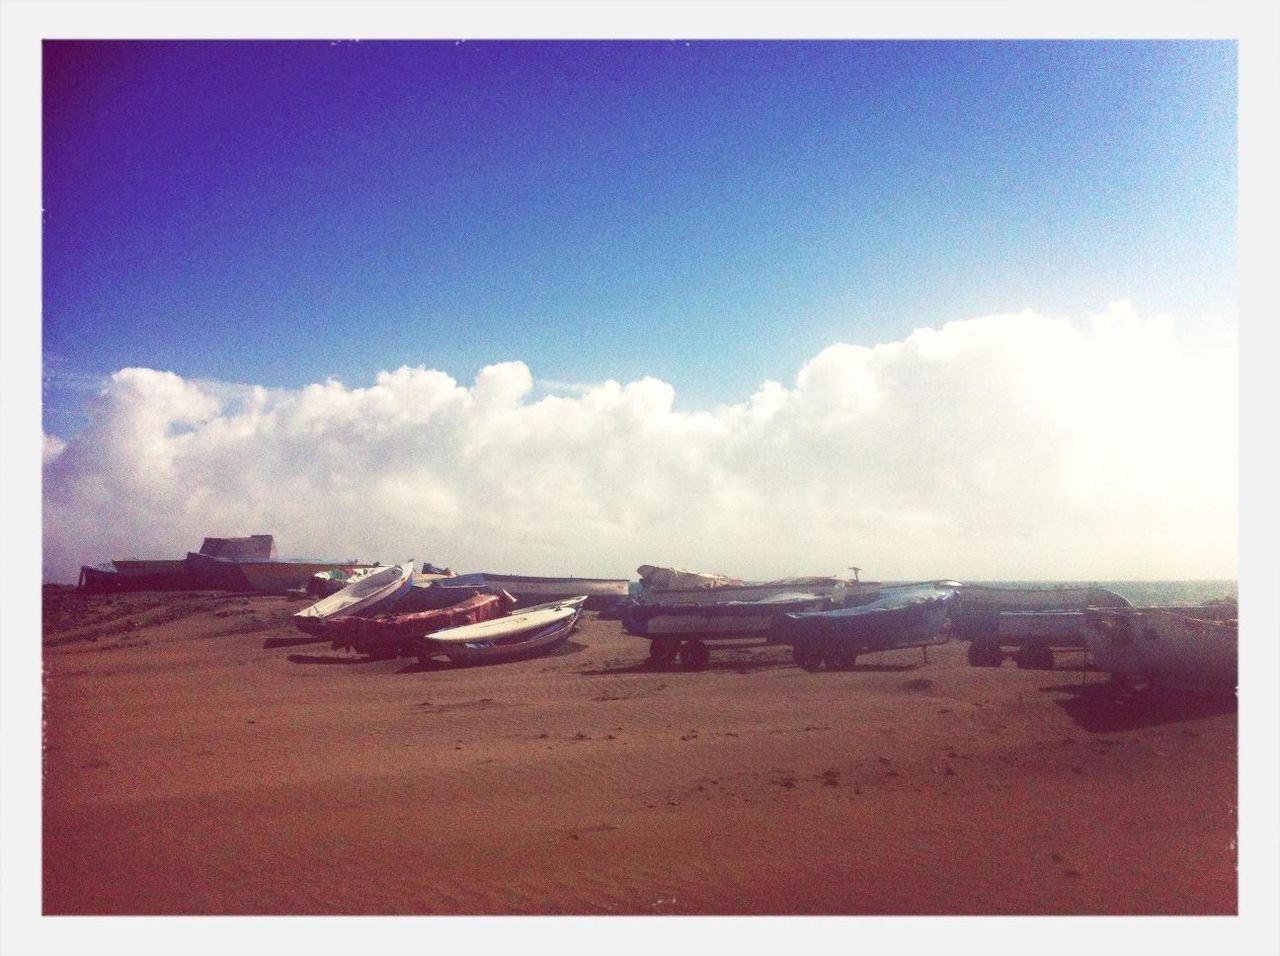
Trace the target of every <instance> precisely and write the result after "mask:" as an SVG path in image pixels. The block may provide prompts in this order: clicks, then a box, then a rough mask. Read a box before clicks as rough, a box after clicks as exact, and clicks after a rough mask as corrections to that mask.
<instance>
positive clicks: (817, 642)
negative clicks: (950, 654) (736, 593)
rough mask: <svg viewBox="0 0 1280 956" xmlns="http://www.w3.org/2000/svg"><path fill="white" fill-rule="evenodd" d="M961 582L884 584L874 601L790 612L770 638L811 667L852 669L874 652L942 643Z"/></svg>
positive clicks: (944, 641) (779, 622) (796, 658)
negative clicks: (949, 611)
mask: <svg viewBox="0 0 1280 956" xmlns="http://www.w3.org/2000/svg"><path fill="white" fill-rule="evenodd" d="M960 587H961V585H960V584H959V583H958V582H955V581H929V582H923V583H919V584H903V585H893V586H885V587H882V588H881V589H880V591H879V592H878V594H877V595H876V597H875V598H874V599H873V600H870V601H868V602H866V603H864V604H859V605H855V606H852V607H841V608H835V609H833V610H828V611H804V612H800V613H795V614H786V615H783V616H782V617H780V618H778V619H777V621H776V622H775V626H774V628H773V631H772V633H771V634H770V641H771V642H772V643H778V644H790V645H791V647H792V653H793V654H794V656H795V660H796V663H797V664H799V665H800V666H801V667H804V668H806V669H808V670H817V669H818V668H819V667H820V666H821V665H822V664H824V663H825V664H826V666H827V667H828V668H829V669H843V668H849V667H853V666H854V665H855V664H856V663H857V659H858V656H859V655H861V654H868V653H872V652H875V651H888V650H896V649H899V648H907V647H928V646H929V645H932V644H943V643H946V641H947V634H946V633H944V632H943V630H942V626H943V624H944V623H945V622H946V619H947V610H948V607H949V605H950V604H951V603H952V602H953V601H954V600H955V599H956V593H957V591H958V590H959V589H960Z"/></svg>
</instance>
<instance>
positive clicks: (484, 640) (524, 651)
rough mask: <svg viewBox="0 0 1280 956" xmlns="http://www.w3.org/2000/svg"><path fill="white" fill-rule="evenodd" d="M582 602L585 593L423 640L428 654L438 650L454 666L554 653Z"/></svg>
mask: <svg viewBox="0 0 1280 956" xmlns="http://www.w3.org/2000/svg"><path fill="white" fill-rule="evenodd" d="M586 601H587V596H586V595H585V594H584V595H579V596H577V597H573V598H569V599H568V600H563V601H550V602H548V603H546V604H539V605H536V606H535V607H531V608H525V609H524V610H522V611H519V612H517V613H515V614H512V615H510V616H509V617H500V618H496V619H494V620H491V621H481V622H480V623H478V624H467V625H464V626H462V627H451V628H447V629H445V630H443V631H435V632H433V633H431V634H428V635H427V636H426V637H425V638H424V641H425V644H426V647H427V649H428V650H429V651H440V652H441V653H443V654H444V655H445V656H446V657H448V658H449V659H450V660H451V661H454V662H455V663H458V664H480V663H494V662H497V661H509V660H517V659H519V658H523V657H533V656H535V655H538V654H545V653H547V652H548V651H551V650H554V649H555V648H556V647H558V646H559V645H561V644H563V643H564V642H565V640H567V639H568V637H569V634H570V632H572V631H573V629H574V627H575V626H576V625H577V623H578V615H580V614H581V613H582V606H583V605H584V604H585V603H586Z"/></svg>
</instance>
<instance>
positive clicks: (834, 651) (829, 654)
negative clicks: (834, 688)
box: [822, 642, 858, 671]
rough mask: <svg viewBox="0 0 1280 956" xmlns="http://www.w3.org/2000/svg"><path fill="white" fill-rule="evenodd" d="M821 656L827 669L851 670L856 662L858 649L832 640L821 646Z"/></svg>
mask: <svg viewBox="0 0 1280 956" xmlns="http://www.w3.org/2000/svg"><path fill="white" fill-rule="evenodd" d="M822 658H823V660H825V661H826V662H827V670H832V671H847V670H852V669H853V667H854V666H855V665H856V664H857V663H858V649H857V648H855V647H846V646H844V644H843V643H842V642H833V643H832V644H830V645H828V646H827V647H825V648H823V651H822Z"/></svg>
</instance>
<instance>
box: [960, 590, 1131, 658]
mask: <svg viewBox="0 0 1280 956" xmlns="http://www.w3.org/2000/svg"><path fill="white" fill-rule="evenodd" d="M1130 606H1131V605H1130V603H1129V601H1128V600H1127V599H1126V598H1124V597H1123V596H1121V595H1119V594H1116V593H1115V592H1114V591H1110V590H1108V589H1106V588H1103V587H1098V586H1096V585H1087V586H1074V585H1055V586H1049V587H1002V586H995V585H985V584H966V585H964V586H963V587H962V588H961V589H960V593H959V595H958V597H957V598H956V601H955V603H954V605H953V606H952V608H951V611H950V614H949V615H948V616H949V618H950V628H951V635H952V637H955V638H956V639H957V640H962V641H969V642H970V643H969V651H968V656H969V663H970V664H972V665H973V666H974V667H999V666H1000V664H1001V663H1003V662H1004V658H1005V653H1006V649H1012V650H1013V652H1014V660H1015V661H1016V662H1017V664H1018V666H1019V667H1031V668H1049V667H1052V666H1053V650H1054V648H1083V647H1085V636H1084V611H1085V609H1086V608H1090V607H1103V608H1108V607H1109V608H1124V607H1130Z"/></svg>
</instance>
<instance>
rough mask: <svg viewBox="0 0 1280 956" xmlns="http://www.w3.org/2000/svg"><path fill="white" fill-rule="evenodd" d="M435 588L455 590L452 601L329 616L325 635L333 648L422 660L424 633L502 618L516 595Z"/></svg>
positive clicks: (423, 658)
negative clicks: (404, 609) (371, 613)
mask: <svg viewBox="0 0 1280 956" xmlns="http://www.w3.org/2000/svg"><path fill="white" fill-rule="evenodd" d="M436 590H439V591H443V592H446V593H447V592H454V593H456V598H457V599H456V600H455V603H453V604H449V605H446V606H441V607H436V608H431V609H425V610H418V611H409V612H399V613H395V614H391V613H386V614H380V615H377V616H376V617H366V616H364V615H358V614H349V615H346V616H344V617H339V618H334V619H330V620H329V622H328V623H327V624H326V625H325V629H324V634H325V637H328V638H330V639H331V640H332V647H333V649H334V650H353V651H356V652H357V653H360V654H367V655H369V656H370V657H374V658H378V659H386V658H392V657H417V658H419V659H420V660H422V661H423V662H424V663H425V662H426V659H427V658H428V657H429V656H430V653H429V650H428V648H427V647H426V645H425V644H424V643H423V641H422V638H423V637H425V636H426V635H428V634H431V633H433V632H435V631H441V630H444V629H445V628H451V627H452V628H457V627H462V626H464V625H468V624H479V623H480V622H482V621H490V620H494V619H495V618H500V617H505V616H506V615H508V614H510V612H511V608H512V607H513V606H514V604H515V598H513V597H512V596H511V595H510V594H507V593H506V592H505V591H499V592H497V593H496V594H489V593H483V592H480V593H473V594H470V595H464V594H462V593H458V592H462V591H463V590H464V589H463V588H438V589H436ZM402 605H403V601H400V602H397V604H396V610H397V611H400V608H401V606H402Z"/></svg>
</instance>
